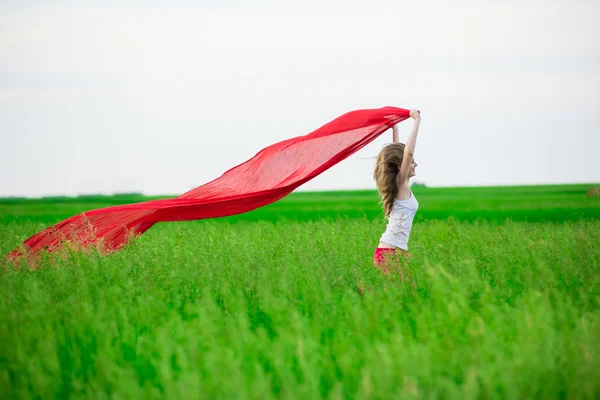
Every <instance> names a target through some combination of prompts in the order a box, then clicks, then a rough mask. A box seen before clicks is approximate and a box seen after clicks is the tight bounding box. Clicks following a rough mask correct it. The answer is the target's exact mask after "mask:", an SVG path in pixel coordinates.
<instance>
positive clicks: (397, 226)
mask: <svg viewBox="0 0 600 400" xmlns="http://www.w3.org/2000/svg"><path fill="white" fill-rule="evenodd" d="M418 209H419V202H418V201H417V199H416V198H415V195H414V194H413V192H412V190H411V191H410V198H408V199H407V200H398V199H394V204H393V206H392V212H391V213H390V216H389V218H388V224H387V227H386V229H385V232H384V233H383V235H381V239H380V241H381V242H383V243H387V244H391V245H393V246H397V247H399V248H401V249H403V250H408V237H409V236H410V230H411V229H412V223H413V219H414V218H415V214H416V213H417V210H418Z"/></svg>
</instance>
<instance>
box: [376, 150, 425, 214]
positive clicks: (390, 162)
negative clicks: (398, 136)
mask: <svg viewBox="0 0 600 400" xmlns="http://www.w3.org/2000/svg"><path fill="white" fill-rule="evenodd" d="M403 158H404V143H392V144H388V145H386V146H385V147H384V148H383V149H381V151H380V152H379V155H378V156H377V161H376V163H375V171H374V173H373V178H374V179H375V182H376V184H377V190H379V194H380V195H381V202H382V203H383V210H384V212H385V215H386V216H389V215H390V213H391V212H392V206H393V204H394V198H395V197H396V194H397V192H398V186H397V184H396V177H397V176H398V172H399V171H400V166H401V165H402V159H403ZM416 166H417V163H416V162H415V161H414V160H413V161H412V162H411V168H410V171H409V173H408V177H409V178H411V177H413V176H415V167H416Z"/></svg>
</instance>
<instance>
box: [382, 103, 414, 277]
mask: <svg viewBox="0 0 600 400" xmlns="http://www.w3.org/2000/svg"><path fill="white" fill-rule="evenodd" d="M410 116H411V117H412V118H413V119H414V125H413V128H412V131H411V133H410V136H409V137H408V140H407V142H406V145H404V144H403V143H400V142H398V127H397V126H394V127H393V143H392V144H388V145H386V146H385V147H384V148H383V149H382V150H381V152H380V153H379V155H378V156H377V162H376V165H375V172H374V173H373V177H374V178H375V182H376V183H377V189H378V191H379V195H380V196H381V202H382V204H383V210H384V213H385V216H386V218H387V219H388V224H387V227H386V230H385V232H384V233H383V235H382V236H381V239H380V241H379V246H377V248H376V249H375V253H374V255H373V258H374V263H375V266H376V267H380V268H382V269H383V270H384V272H386V273H387V262H388V260H389V259H390V258H391V256H407V257H410V256H411V254H410V253H409V252H408V238H409V236H410V231H411V228H412V222H413V219H414V217H415V214H416V212H417V210H418V208H419V203H418V202H417V199H415V196H414V195H413V193H412V191H411V190H410V185H409V180H410V178H412V177H413V176H415V168H416V167H417V165H418V164H417V163H416V162H415V160H414V158H413V155H414V153H415V145H416V143H417V135H418V133H419V125H420V123H421V115H420V114H419V112H418V111H417V110H411V111H410Z"/></svg>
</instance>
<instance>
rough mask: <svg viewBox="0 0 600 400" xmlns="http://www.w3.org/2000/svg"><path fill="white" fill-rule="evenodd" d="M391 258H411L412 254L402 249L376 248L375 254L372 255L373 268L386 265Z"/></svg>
mask: <svg viewBox="0 0 600 400" xmlns="http://www.w3.org/2000/svg"><path fill="white" fill-rule="evenodd" d="M391 256H396V257H398V256H408V257H412V254H410V252H409V251H408V250H403V249H398V248H394V249H387V248H385V247H378V248H376V249H375V253H373V262H374V264H375V266H378V267H381V266H384V265H386V264H387V259H388V257H391Z"/></svg>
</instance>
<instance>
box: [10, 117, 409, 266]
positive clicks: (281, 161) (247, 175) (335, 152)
mask: <svg viewBox="0 0 600 400" xmlns="http://www.w3.org/2000/svg"><path fill="white" fill-rule="evenodd" d="M409 114H410V111H409V110H406V109H402V108H396V107H383V108H379V109H371V110H357V111H351V112H349V113H346V114H344V115H342V116H340V117H338V118H336V119H335V120H333V121H331V122H329V123H327V124H325V125H323V126H322V127H320V128H319V129H317V130H315V131H314V132H311V133H309V134H307V135H305V136H299V137H295V138H292V139H288V140H284V141H282V142H279V143H275V144H273V145H271V146H269V147H267V148H265V149H263V150H261V151H260V152H258V153H257V154H256V155H255V156H254V157H252V158H251V159H250V160H248V161H246V162H244V163H242V164H240V165H238V166H236V167H234V168H232V169H230V170H228V171H226V172H225V173H224V174H223V175H221V176H220V177H219V178H217V179H215V180H213V181H211V182H209V183H206V184H204V185H202V186H199V187H197V188H195V189H193V190H190V191H189V192H186V193H184V194H182V195H181V196H179V197H177V198H174V199H164V200H153V201H145V202H142V203H134V204H126V205H121V206H115V207H107V208H100V209H96V210H91V211H86V212H84V213H82V214H79V215H75V216H73V217H71V218H68V219H66V220H64V221H61V222H59V223H57V224H56V225H54V226H52V227H49V228H46V229H44V230H43V231H41V232H39V233H37V234H35V235H33V236H32V237H30V238H29V239H27V240H25V242H23V245H22V246H20V247H19V248H17V249H15V250H13V251H12V252H10V253H9V254H8V255H7V257H8V258H9V259H12V260H16V259H18V258H20V257H22V256H28V257H29V256H35V255H36V254H39V252H40V251H42V250H46V251H51V252H53V251H56V250H58V249H60V248H61V247H62V246H63V245H64V244H65V243H66V242H69V243H70V244H72V245H74V246H77V247H80V248H89V247H91V246H94V247H96V248H98V249H101V250H102V251H104V252H107V253H110V252H112V251H115V250H118V249H119V248H120V247H122V246H123V245H124V244H125V243H126V242H127V240H128V239H129V238H131V237H134V236H137V235H141V234H142V233H144V232H146V231H147V230H148V229H150V228H151V227H152V226H153V225H154V224H156V223H157V222H165V221H188V220H197V219H203V218H217V217H225V216H229V215H234V214H241V213H245V212H248V211H251V210H254V209H256V208H258V207H262V206H265V205H267V204H270V203H273V202H275V201H277V200H279V199H281V198H282V197H285V196H286V195H288V194H289V193H290V192H292V191H293V190H294V189H296V188H297V187H298V186H300V185H302V184H303V183H305V182H307V181H309V180H311V179H312V178H314V177H315V176H317V175H319V174H321V173H322V172H324V171H325V170H327V169H328V168H331V167H332V166H333V165H335V164H337V163H339V162H340V161H342V160H344V159H345V158H347V157H349V156H350V155H351V154H353V153H355V152H357V151H358V150H360V149H361V148H363V147H364V146H366V145H367V144H368V143H370V142H372V141H373V140H374V139H375V138H377V136H379V135H381V134H382V133H383V132H384V131H386V130H387V129H388V128H390V127H392V126H393V125H395V124H397V123H399V122H401V121H404V120H405V119H407V118H408V117H409V116H410V115H409Z"/></svg>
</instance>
